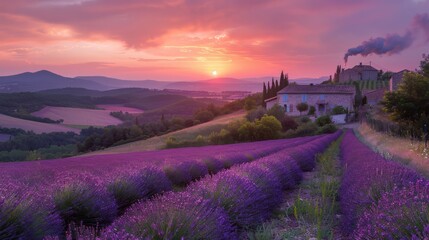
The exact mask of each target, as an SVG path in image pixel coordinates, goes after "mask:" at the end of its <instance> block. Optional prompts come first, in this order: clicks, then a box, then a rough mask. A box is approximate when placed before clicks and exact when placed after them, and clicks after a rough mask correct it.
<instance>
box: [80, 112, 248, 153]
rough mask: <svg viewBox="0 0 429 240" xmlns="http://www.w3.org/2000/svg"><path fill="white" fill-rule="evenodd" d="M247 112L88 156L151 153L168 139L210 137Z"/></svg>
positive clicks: (222, 117) (161, 146)
mask: <svg viewBox="0 0 429 240" xmlns="http://www.w3.org/2000/svg"><path fill="white" fill-rule="evenodd" d="M244 116H245V112H244V111H238V112H235V113H231V114H228V115H225V116H221V117H218V118H216V119H214V120H213V121H210V122H206V123H203V124H199V125H196V126H192V127H190V128H186V129H182V130H178V131H175V132H171V133H168V134H165V135H162V136H157V137H153V138H149V139H146V140H141V141H136V142H132V143H128V144H124V145H120V146H116V147H111V148H107V149H104V150H101V151H96V152H91V153H88V154H86V155H99V154H112V153H125V152H138V151H150V150H157V149H161V148H163V147H164V146H165V141H166V139H167V138H168V137H175V138H177V139H180V140H192V139H194V138H195V137H197V136H198V135H200V134H201V135H208V134H210V133H211V132H213V131H219V130H220V129H222V127H224V126H225V125H226V124H228V123H229V122H231V121H233V120H236V119H240V118H244Z"/></svg>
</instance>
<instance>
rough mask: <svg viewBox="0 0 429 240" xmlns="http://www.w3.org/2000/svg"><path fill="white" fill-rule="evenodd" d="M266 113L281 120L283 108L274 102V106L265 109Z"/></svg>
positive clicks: (283, 114) (283, 116)
mask: <svg viewBox="0 0 429 240" xmlns="http://www.w3.org/2000/svg"><path fill="white" fill-rule="evenodd" d="M267 115H268V116H273V117H275V118H276V119H277V120H279V121H280V122H282V121H283V119H284V118H285V108H284V107H282V106H280V105H278V104H274V106H273V107H272V108H270V109H269V110H268V111H267Z"/></svg>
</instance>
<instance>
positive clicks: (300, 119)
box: [299, 116, 311, 123]
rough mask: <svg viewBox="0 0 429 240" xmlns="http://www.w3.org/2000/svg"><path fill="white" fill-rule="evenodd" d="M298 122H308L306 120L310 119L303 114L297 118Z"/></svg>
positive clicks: (309, 120)
mask: <svg viewBox="0 0 429 240" xmlns="http://www.w3.org/2000/svg"><path fill="white" fill-rule="evenodd" d="M299 122H300V123H308V122H311V119H310V118H309V117H307V116H303V117H300V118H299Z"/></svg>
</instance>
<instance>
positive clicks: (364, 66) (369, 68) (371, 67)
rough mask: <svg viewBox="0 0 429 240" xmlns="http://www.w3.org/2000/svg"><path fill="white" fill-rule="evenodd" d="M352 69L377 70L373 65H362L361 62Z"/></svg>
mask: <svg viewBox="0 0 429 240" xmlns="http://www.w3.org/2000/svg"><path fill="white" fill-rule="evenodd" d="M352 69H354V70H357V71H377V72H378V70H377V69H375V68H374V67H373V66H370V65H362V64H359V65H356V66H354V67H353V68H352Z"/></svg>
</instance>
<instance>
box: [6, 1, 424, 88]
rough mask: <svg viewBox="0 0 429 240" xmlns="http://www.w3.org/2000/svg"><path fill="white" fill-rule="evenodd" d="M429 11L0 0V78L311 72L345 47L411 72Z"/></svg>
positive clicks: (329, 65) (335, 59) (347, 4)
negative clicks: (36, 73)
mask: <svg viewBox="0 0 429 240" xmlns="http://www.w3.org/2000/svg"><path fill="white" fill-rule="evenodd" d="M428 13H429V0H359V1H356V0H324V1H321V0H213V1H212V0H156V1H155V0H153V1H152V0H150V1H149V0H120V1H119V0H13V1H1V2H0V75H9V74H16V73H19V72H25V71H37V70H41V69H47V70H50V71H54V72H57V73H59V74H63V75H66V76H79V75H106V76H111V77H118V78H123V79H158V80H200V79H208V78H211V77H212V76H213V74H212V73H213V71H217V73H218V75H217V76H218V77H237V78H243V77H260V76H277V75H278V73H279V72H280V71H281V70H284V71H286V72H287V73H289V76H290V77H291V78H298V77H319V76H328V75H331V74H333V72H334V71H335V67H336V65H338V64H343V65H344V60H343V59H344V55H345V53H347V52H348V50H349V49H352V51H349V53H352V55H350V56H349V57H348V63H347V66H353V65H354V64H358V63H359V62H363V63H365V64H369V63H370V62H371V64H372V65H373V66H375V67H376V68H381V69H383V70H391V71H399V70H402V69H404V68H408V69H415V68H416V67H417V66H418V62H419V61H420V59H421V55H422V54H423V53H429V47H428V46H429V28H428V26H429V17H428ZM417 20H420V22H417ZM425 24H426V25H425ZM402 40H405V41H406V42H405V43H403V45H402V46H400V47H398V46H396V45H395V44H401V43H397V42H398V41H399V42H401V41H402ZM365 44H367V45H371V46H370V48H369V49H368V48H365ZM377 44H384V46H382V47H387V48H388V49H387V51H384V52H383V51H381V52H380V51H377V50H375V49H372V48H378V47H379V45H377ZM392 44H393V46H390V45H392ZM371 47H372V48H371ZM356 51H358V52H359V51H360V52H362V53H364V55H367V56H365V57H364V56H362V55H361V54H359V53H357V55H353V54H356ZM365 51H366V52H365ZM368 51H369V52H368ZM373 52H377V53H378V54H374V53H373Z"/></svg>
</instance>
